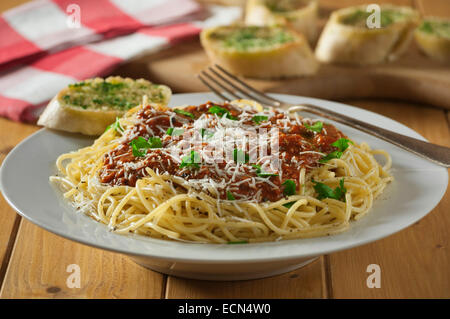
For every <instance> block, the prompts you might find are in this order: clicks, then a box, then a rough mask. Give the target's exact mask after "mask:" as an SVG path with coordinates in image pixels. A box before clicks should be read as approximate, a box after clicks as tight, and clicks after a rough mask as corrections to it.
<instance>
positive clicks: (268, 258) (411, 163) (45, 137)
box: [0, 93, 448, 280]
mask: <svg viewBox="0 0 450 319" xmlns="http://www.w3.org/2000/svg"><path fill="white" fill-rule="evenodd" d="M273 96H274V97H277V98H279V99H282V100H284V101H287V102H291V103H302V102H303V103H311V104H316V105H320V106H322V107H325V108H328V109H331V110H334V111H338V112H343V113H345V114H347V115H349V116H353V117H355V118H358V119H360V120H362V121H367V122H369V123H372V124H375V125H378V126H381V127H384V128H387V129H390V130H393V131H396V132H399V133H402V134H405V135H409V136H412V137H416V138H420V139H423V137H421V136H420V135H419V134H417V133H416V132H414V131H413V130H411V129H409V128H407V127H406V126H404V125H402V124H400V123H398V122H395V121H393V120H391V119H388V118H386V117H383V116H381V115H378V114H375V113H371V112H368V111H365V110H362V109H359V108H355V107H351V106H347V105H344V104H340V103H334V102H329V101H324V100H319V99H312V98H304V97H298V96H290V95H281V94H274V95H273ZM208 100H217V99H216V98H215V97H214V95H212V94H209V93H195V94H176V95H174V96H173V98H172V101H171V105H172V106H175V105H184V104H191V105H198V104H202V103H205V102H206V101H208ZM335 125H336V126H337V127H338V128H339V129H341V130H342V131H343V132H344V133H345V134H347V135H348V136H350V137H351V138H352V139H354V140H355V141H357V142H363V141H366V142H368V143H369V145H370V146H371V147H372V148H375V149H377V148H382V149H385V150H387V151H388V152H389V153H390V154H391V155H392V159H393V168H392V171H391V172H392V174H393V175H394V178H395V181H394V182H393V183H391V184H390V185H389V186H388V187H387V188H386V190H385V192H384V194H383V195H382V196H381V197H380V198H378V199H377V200H376V201H375V204H374V207H373V209H372V211H371V212H370V213H369V214H368V215H366V216H365V217H364V218H362V219H361V220H359V221H357V222H353V223H352V225H351V228H350V230H349V231H347V232H345V233H342V234H339V235H334V236H329V237H321V238H311V239H298V240H287V241H279V242H269V243H258V244H246V245H215V244H189V243H180V242H174V241H165V240H158V239H152V238H146V237H143V236H138V235H134V234H130V235H119V234H115V233H112V232H109V231H108V230H107V228H106V226H105V225H103V224H100V223H98V222H95V221H94V220H92V219H91V218H89V217H87V216H85V215H83V214H80V213H77V212H76V211H75V210H74V209H72V208H71V207H70V206H69V205H68V204H67V203H65V202H64V201H63V199H62V197H61V196H60V192H59V191H58V190H57V189H55V188H53V187H52V186H51V185H50V183H49V176H50V175H53V174H54V173H55V172H56V168H55V165H54V163H55V160H56V158H57V157H58V155H60V154H62V153H66V152H69V151H73V150H77V149H79V148H80V147H83V146H87V145H90V144H91V143H92V142H93V140H92V139H90V138H87V137H83V136H81V135H78V134H67V133H61V132H56V131H51V130H47V129H43V130H40V131H39V132H37V133H35V134H33V135H31V136H30V137H28V138H27V139H25V140H24V141H23V142H22V143H20V144H19V145H18V146H17V147H15V148H14V149H13V150H12V151H11V152H10V154H9V155H8V156H7V157H6V159H5V161H4V162H3V166H2V169H1V172H0V185H1V189H2V192H3V195H4V197H5V198H6V200H7V201H8V203H9V204H10V205H11V206H12V207H13V208H14V209H15V210H16V211H17V212H18V213H19V214H20V215H22V216H23V217H25V218H27V219H28V220H30V221H31V222H33V223H35V224H36V225H38V226H40V227H42V228H44V229H46V230H48V231H51V232H53V233H55V234H57V235H60V236H62V237H65V238H68V239H71V240H74V241H77V242H81V243H84V244H87V245H91V246H95V247H98V248H103V249H107V250H111V251H115V252H120V253H123V254H126V255H129V256H130V257H132V258H133V259H134V260H135V261H137V262H138V263H140V264H142V265H144V266H146V267H149V268H151V269H154V270H157V271H160V272H164V273H167V274H171V275H177V276H182V277H189V278H198V279H214V280H239V279H250V278H261V277H266V276H270V275H275V274H279V273H282V272H285V271H289V270H292V269H295V268H296V267H299V266H302V265H304V264H306V263H308V262H309V261H311V260H313V259H314V258H315V257H317V256H320V255H323V254H328V253H331V252H335V251H338V250H343V249H348V248H352V247H356V246H359V245H363V244H366V243H369V242H372V241H374V240H377V239H380V238H383V237H386V236H389V235H391V234H393V233H395V232H397V231H400V230H402V229H404V228H405V227H408V226H409V225H411V224H413V223H414V222H416V221H418V220H419V219H420V218H422V217H424V216H425V215H426V214H427V213H428V212H430V211H431V210H432V209H433V208H434V207H435V206H436V205H437V204H438V203H439V201H440V200H441V198H442V196H443V195H444V193H445V190H446V188H447V183H448V174H447V170H446V169H445V168H442V167H439V166H437V165H435V164H433V163H431V162H428V161H426V160H423V159H421V158H419V157H417V156H415V155H413V154H411V153H408V152H406V151H403V150H402V149H400V148H398V147H396V146H393V145H391V144H389V143H386V142H384V141H382V140H379V139H377V138H374V137H371V136H370V135H367V134H365V133H362V132H359V131H357V130H354V129H351V128H348V127H346V126H343V125H340V124H336V123H335Z"/></svg>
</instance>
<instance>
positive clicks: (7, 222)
mask: <svg viewBox="0 0 450 319" xmlns="http://www.w3.org/2000/svg"><path fill="white" fill-rule="evenodd" d="M36 129H37V128H36V127H35V126H31V125H25V124H19V123H15V122H11V121H8V120H6V119H2V118H0V165H1V164H2V163H3V160H4V159H5V157H6V155H8V153H9V152H10V151H11V150H12V149H13V147H14V146H15V145H16V144H18V143H19V142H20V141H21V140H22V139H24V138H25V137H26V136H28V135H29V134H31V133H33V132H34V131H36ZM19 221H20V216H19V215H17V214H16V212H15V211H14V210H13V209H12V208H11V207H10V206H9V205H8V204H7V203H6V201H5V199H4V198H3V196H2V195H0V286H1V283H2V282H3V277H4V275H5V271H6V267H7V265H8V262H9V257H10V254H11V249H12V246H13V244H14V240H15V236H16V233H17V229H18V226H19Z"/></svg>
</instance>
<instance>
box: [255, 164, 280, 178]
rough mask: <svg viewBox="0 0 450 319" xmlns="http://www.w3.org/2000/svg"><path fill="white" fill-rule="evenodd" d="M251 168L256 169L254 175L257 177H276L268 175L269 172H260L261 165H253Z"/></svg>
mask: <svg viewBox="0 0 450 319" xmlns="http://www.w3.org/2000/svg"><path fill="white" fill-rule="evenodd" d="M252 167H253V168H255V169H256V175H258V176H259V177H270V176H278V174H274V173H269V172H263V171H262V170H261V165H258V164H254V165H252Z"/></svg>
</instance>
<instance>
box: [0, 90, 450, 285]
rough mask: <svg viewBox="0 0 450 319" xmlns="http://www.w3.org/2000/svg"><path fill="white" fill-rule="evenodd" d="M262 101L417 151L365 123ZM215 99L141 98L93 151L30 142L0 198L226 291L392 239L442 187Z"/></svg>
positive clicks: (69, 137)
mask: <svg viewBox="0 0 450 319" xmlns="http://www.w3.org/2000/svg"><path fill="white" fill-rule="evenodd" d="M275 96H276V97H277V98H279V99H281V100H285V101H287V102H290V103H294V104H295V103H298V104H300V103H311V104H317V105H320V106H322V107H325V108H329V109H331V110H334V111H338V112H344V113H348V114H351V115H352V116H354V117H357V118H360V119H362V120H364V121H367V122H370V123H373V124H375V125H379V126H383V127H386V128H388V129H391V130H393V131H397V132H399V133H402V134H405V135H410V136H413V137H416V138H421V139H423V138H422V137H421V136H420V135H418V134H417V133H416V132H414V131H412V130H410V129H408V128H407V127H405V126H403V125H401V124H399V123H397V122H395V121H393V120H390V119H388V118H385V117H383V116H381V115H378V114H375V113H371V112H368V111H365V110H361V109H358V108H354V107H351V106H347V105H343V104H339V103H334V102H329V101H324V100H319V99H312V98H304V97H296V96H289V95H280V94H278V95H275ZM214 100H215V99H214V96H213V95H211V94H208V93H195V94H175V95H174V96H173V99H172V101H171V104H170V107H167V106H164V105H159V104H152V103H148V102H147V101H146V99H145V98H144V101H143V103H142V104H141V105H139V106H137V107H135V108H133V109H131V110H130V111H128V112H127V113H126V114H125V115H124V116H123V117H122V118H117V119H116V121H115V122H114V123H112V124H111V125H110V126H109V127H108V128H107V130H106V131H105V132H104V133H103V134H102V135H101V136H100V137H98V138H96V139H95V140H94V139H93V138H88V137H83V136H80V135H77V134H69V133H61V132H56V131H52V130H48V129H43V130H41V131H39V132H37V133H35V134H34V135H32V136H31V137H29V138H27V139H26V140H25V141H23V142H22V143H21V144H19V145H18V146H17V147H16V148H15V149H14V150H13V151H12V152H11V153H10V154H9V155H8V157H7V158H6V159H5V161H4V164H3V166H2V170H1V176H0V177H1V178H0V181H1V185H2V191H3V194H4V196H5V198H6V199H7V201H8V202H9V203H10V204H11V206H12V207H13V208H14V209H15V210H16V211H17V212H18V213H19V214H21V215H22V216H24V217H25V218H27V219H29V220H31V221H32V222H34V223H35V224H37V225H39V226H41V227H43V228H45V229H47V230H49V231H52V232H54V233H56V234H58V235H61V236H64V237H66V238H69V239H72V240H75V241H79V242H82V243H85V244H88V245H92V246H96V247H100V248H103V249H108V250H112V251H116V252H120V253H124V254H127V255H129V256H130V257H131V258H133V259H134V260H135V261H136V262H138V263H140V264H142V265H144V266H146V267H148V268H151V269H154V270H156V271H160V272H163V273H167V274H172V275H178V276H183V277H189V278H198V279H214V280H231V279H233V280H236V279H250V278H260V277H265V276H270V275H274V274H278V273H282V272H286V271H289V270H292V269H295V268H297V267H300V266H302V265H305V264H306V263H308V262H310V261H312V260H314V258H315V257H317V256H320V255H322V254H325V253H330V252H333V251H338V250H342V249H347V248H351V247H354V246H358V245H362V244H365V243H368V242H371V241H374V240H377V239H380V238H383V237H385V236H388V235H390V234H393V233H395V232H397V231H399V230H401V229H403V228H405V227H407V226H409V225H411V224H412V223H414V222H416V221H417V220H419V219H420V218H422V217H423V216H425V215H426V214H427V213H428V212H429V211H431V210H432V209H433V208H434V206H435V205H437V203H438V202H439V201H440V199H441V198H442V196H443V194H444V192H445V190H446V188H447V182H448V175H447V171H446V170H445V169H444V168H441V167H439V166H437V165H435V164H433V163H429V162H427V161H425V160H422V159H420V158H418V157H416V156H415V155H412V154H410V153H408V152H406V151H403V150H401V149H399V148H397V147H395V146H393V145H390V144H388V143H386V142H384V141H381V140H379V139H377V138H374V137H372V136H369V135H367V134H365V133H362V132H359V131H357V130H355V129H351V128H348V127H345V126H342V125H339V124H336V123H332V122H331V121H328V120H323V119H320V118H314V119H312V118H310V115H308V114H301V113H297V112H294V110H281V109H274V108H266V107H263V106H261V105H259V104H257V103H256V102H254V101H250V100H237V101H231V102H213V101H214ZM31 154H33V155H31Z"/></svg>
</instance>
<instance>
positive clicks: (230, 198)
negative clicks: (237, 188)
mask: <svg viewBox="0 0 450 319" xmlns="http://www.w3.org/2000/svg"><path fill="white" fill-rule="evenodd" d="M227 199H228V200H235V199H236V198H234V195H233V193H231V192H230V191H227Z"/></svg>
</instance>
